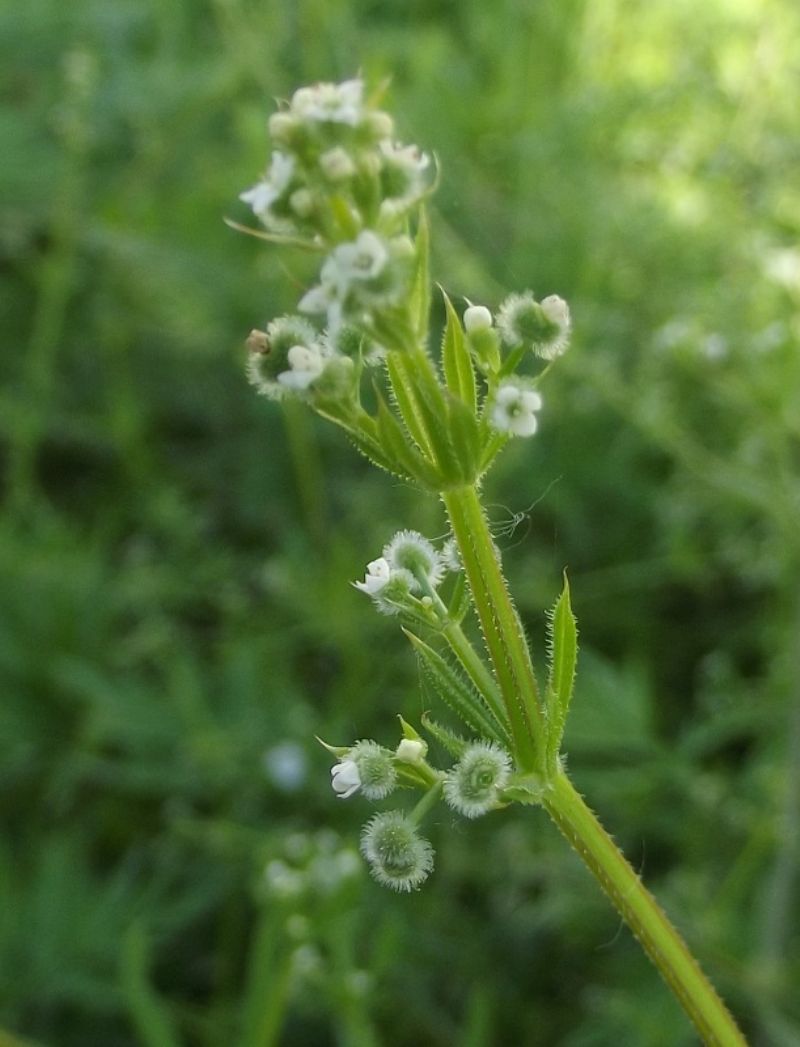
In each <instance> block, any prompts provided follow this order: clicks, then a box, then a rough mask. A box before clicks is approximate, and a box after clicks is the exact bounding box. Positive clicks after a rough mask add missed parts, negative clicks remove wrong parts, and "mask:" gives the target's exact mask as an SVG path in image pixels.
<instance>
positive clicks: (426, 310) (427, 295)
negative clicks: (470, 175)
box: [411, 207, 431, 344]
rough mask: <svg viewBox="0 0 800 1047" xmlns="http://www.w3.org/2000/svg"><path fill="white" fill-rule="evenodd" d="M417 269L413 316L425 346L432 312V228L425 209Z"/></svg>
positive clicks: (419, 234)
mask: <svg viewBox="0 0 800 1047" xmlns="http://www.w3.org/2000/svg"><path fill="white" fill-rule="evenodd" d="M415 247H416V251H417V268H416V272H415V274H414V284H413V286H412V288H411V315H412V316H413V317H414V319H415V321H416V329H417V338H418V340H419V341H420V342H421V343H422V344H424V343H425V342H426V341H427V339H428V326H429V318H430V312H431V282H430V227H429V225H428V216H427V213H426V211H425V208H424V207H422V208H420V215H419V225H418V226H417V238H416V241H415Z"/></svg>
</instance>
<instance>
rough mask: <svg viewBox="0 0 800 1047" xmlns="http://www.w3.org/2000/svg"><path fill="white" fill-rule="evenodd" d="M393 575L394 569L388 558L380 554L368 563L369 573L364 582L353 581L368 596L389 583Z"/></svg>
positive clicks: (373, 594)
mask: <svg viewBox="0 0 800 1047" xmlns="http://www.w3.org/2000/svg"><path fill="white" fill-rule="evenodd" d="M391 576H392V570H391V568H390V566H389V562H388V560H386V559H384V557H382V556H379V557H378V559H377V560H372V561H371V562H370V563H368V564H367V574H366V577H365V578H364V581H363V582H353V585H354V586H355V587H356V589H360V590H361V592H362V593H366V594H367V596H375V594H376V593H379V592H380V591H381V589H383V587H384V586H385V585H386V584H387V582H388V581H389V579H390V578H391Z"/></svg>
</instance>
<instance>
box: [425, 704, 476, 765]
mask: <svg viewBox="0 0 800 1047" xmlns="http://www.w3.org/2000/svg"><path fill="white" fill-rule="evenodd" d="M422 726H423V727H424V728H425V730H426V731H427V732H428V734H430V735H432V736H433V737H434V738H435V739H436V741H437V742H438V743H439V744H440V745H441V747H442V748H443V749H445V750H446V751H447V752H448V753H450V755H451V756H452V757H453V758H454V759H456V760H459V759H460V758H461V757H462V756H463V755H464V753H465V752H466V749H467V745H468V744H469V743H468V742H467V741H466V739H465V738H462V737H461V735H459V734H456V733H455V731H451V730H450V728H449V727H445V726H444V724H441V723H439V722H438V720H434V719H433V718H432V717H431V716H429V715H428V714H427V713H423V714H422Z"/></svg>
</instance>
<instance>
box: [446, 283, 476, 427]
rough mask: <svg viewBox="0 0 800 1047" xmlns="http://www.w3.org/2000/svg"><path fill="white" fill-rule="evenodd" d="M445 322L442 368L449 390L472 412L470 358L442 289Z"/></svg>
mask: <svg viewBox="0 0 800 1047" xmlns="http://www.w3.org/2000/svg"><path fill="white" fill-rule="evenodd" d="M442 297H443V298H444V308H445V313H446V315H447V324H446V326H445V329H444V338H443V339H442V370H443V371H444V378H445V381H446V383H447V388H448V389H449V390H450V392H451V393H452V394H453V395H454V396H457V397H458V398H459V399H460V400H461V401H462V402H463V403H465V404H466V405H467V407H468V408H470V410H471V412H472V414H473V415H474V414H475V411H476V410H477V403H478V401H477V390H476V385H475V371H474V370H473V367H472V358H471V356H470V353H469V349H468V348H467V344H466V339H465V338H464V330H463V328H462V327H461V321H460V320H459V318H458V314H457V313H456V311H455V309H454V308H453V304H452V302H451V301H450V299H449V298H448V297H447V295H446V294H445V292H444V291H442Z"/></svg>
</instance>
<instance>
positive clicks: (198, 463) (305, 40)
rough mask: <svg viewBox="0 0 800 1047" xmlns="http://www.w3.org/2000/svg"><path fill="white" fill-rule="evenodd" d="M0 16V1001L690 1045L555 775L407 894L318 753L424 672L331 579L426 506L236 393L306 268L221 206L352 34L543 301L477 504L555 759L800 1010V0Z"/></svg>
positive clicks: (390, 3) (329, 74)
mask: <svg viewBox="0 0 800 1047" xmlns="http://www.w3.org/2000/svg"><path fill="white" fill-rule="evenodd" d="M0 42H1V43H0V48H2V55H1V56H0V58H1V60H0V129H1V130H2V139H3V143H4V145H3V151H2V159H1V160H0V219H1V220H0V273H1V274H2V281H0V304H1V305H2V316H3V323H4V327H5V330H4V343H5V350H4V352H3V354H2V358H0V375H2V385H1V386H0V469H1V473H0V483H1V484H2V487H1V493H2V499H3V516H2V521H1V522H0V679H1V680H2V704H1V705H0V786H1V787H0V812H2V820H3V825H4V829H5V831H4V833H3V837H2V842H1V843H0V1025H2V1029H3V1031H0V1043H2V1044H9V1045H13V1044H31V1043H33V1044H39V1045H41V1044H52V1045H58V1047H62V1045H63V1047H73V1045H75V1047H77V1045H81V1047H83V1045H86V1044H103V1045H104V1047H115V1045H120V1047H122V1045H129V1044H133V1043H142V1044H145V1045H147V1047H173V1045H177V1044H198V1045H203V1047H215V1045H218V1044H221V1043H228V1042H231V1043H237V1044H241V1045H243V1047H256V1045H262V1047H264V1045H268V1044H272V1043H281V1044H306V1043H308V1044H315V1045H318V1047H325V1045H326V1044H334V1043H336V1044H347V1045H350V1044H352V1045H356V1047H360V1045H370V1044H391V1045H396V1047H404V1045H406V1044H409V1045H410V1044H418V1043H425V1044H433V1045H436V1044H442V1045H447V1044H456V1043H457V1044H467V1045H475V1047H478V1045H489V1044H515V1045H516V1044H526V1045H527V1044H530V1045H532V1047H534V1045H550V1044H555V1043H558V1044H563V1045H567V1047H604V1045H611V1044H618V1043H630V1044H637V1045H642V1047H648V1045H652V1047H657V1045H659V1047H660V1045H663V1044H667V1043H668V1044H675V1045H681V1044H689V1043H691V1042H692V1039H691V1034H690V1032H689V1031H688V1029H687V1026H686V1022H685V1021H684V1019H683V1017H682V1015H681V1014H680V1012H679V1011H678V1009H677V1006H676V1005H675V1004H674V1003H673V1002H672V1001H671V999H670V998H669V995H668V993H667V992H666V990H665V989H664V988H663V986H661V984H660V983H659V981H658V978H657V976H656V974H655V972H654V971H653V970H652V969H651V968H650V967H649V965H648V964H647V962H646V961H645V960H644V958H643V957H642V956H641V955H640V954H639V952H638V949H637V946H636V944H635V942H633V941H632V940H631V939H630V936H629V935H628V934H627V932H626V931H625V930H624V929H621V928H620V926H619V923H618V920H617V918H616V917H615V915H614V914H613V912H612V910H611V909H610V907H609V906H608V905H607V903H606V902H605V900H604V899H603V898H602V897H601V896H600V894H599V893H598V892H597V890H596V888H595V885H594V884H593V883H592V882H591V881H590V879H589V877H588V876H587V875H586V874H585V872H584V871H583V869H582V868H581V866H580V864H579V863H578V861H577V860H576V859H575V858H574V856H573V855H571V854H570V853H568V852H567V850H566V848H565V846H564V845H563V843H562V841H561V840H560V839H559V838H558V837H557V835H556V833H555V832H554V831H553V830H552V828H551V827H550V826H549V825H547V824H546V819H545V818H544V816H543V815H539V814H533V815H532V814H531V813H530V812H528V813H526V812H520V813H515V814H510V813H509V814H507V815H498V816H496V817H492V818H491V819H488V820H486V822H485V823H479V824H476V825H469V826H466V827H465V826H453V825H450V824H449V823H448V819H447V818H444V817H443V819H442V824H441V826H440V832H439V840H438V841H436V842H437V845H438V851H439V858H438V863H437V871H436V875H435V877H434V878H433V879H432V881H431V883H430V885H428V886H426V888H425V889H424V890H423V891H422V892H420V893H419V894H418V895H415V896H413V897H411V898H400V897H395V896H390V895H389V894H388V892H384V891H381V889H380V888H378V887H377V886H376V885H374V884H373V883H372V882H371V881H368V879H367V878H366V877H365V875H364V874H363V871H362V870H361V869H360V867H359V866H358V865H357V864H356V863H355V861H354V856H353V849H354V844H355V842H356V840H357V835H356V834H357V828H358V825H359V824H360V823H361V822H362V821H363V820H364V818H365V810H364V808H363V805H362V804H361V803H359V802H358V801H353V802H352V803H349V804H338V803H334V799H333V795H332V793H331V792H330V789H329V786H328V781H327V779H328V772H327V761H326V758H325V754H324V753H323V752H322V751H321V750H319V749H318V748H317V747H316V746H315V744H314V742H313V735H314V734H315V733H317V734H320V735H322V736H324V737H326V738H328V739H330V740H332V741H336V742H340V741H341V742H347V741H350V740H352V739H354V738H356V737H362V736H369V735H374V736H376V737H378V738H379V739H380V740H381V741H383V742H385V743H387V744H391V743H392V742H393V740H394V739H393V738H392V737H385V735H386V731H387V723H388V719H387V717H388V713H389V712H390V711H394V710H396V709H397V708H399V707H402V708H403V710H404V711H407V714H408V715H409V716H410V715H412V714H414V713H419V712H420V711H421V710H422V709H423V708H424V703H425V697H424V696H421V695H420V691H419V687H418V675H417V670H416V667H415V665H414V664H413V659H412V657H411V655H410V653H409V652H408V651H407V650H406V648H405V646H404V643H403V641H402V638H401V637H400V636H398V635H396V634H395V632H394V631H393V629H392V627H391V623H389V622H387V621H386V620H385V619H378V618H377V616H375V615H374V614H373V613H372V610H371V608H370V607H369V606H368V604H367V601H365V600H363V598H361V597H360V596H359V594H357V593H355V592H354V591H353V590H352V589H351V588H350V587H349V586H348V584H347V580H348V579H350V578H355V577H358V576H359V575H360V573H361V572H362V569H363V564H364V563H365V562H366V561H367V560H368V559H370V558H372V557H373V556H374V555H375V553H376V550H378V549H379V548H380V546H381V545H382V544H383V542H384V541H385V540H386V538H387V537H388V536H389V535H390V534H391V533H392V532H393V531H394V530H395V529H396V528H397V527H398V526H413V527H415V528H419V529H420V530H423V531H428V532H429V533H431V534H434V533H438V532H439V531H441V528H442V526H443V523H442V516H441V514H440V512H439V510H438V507H437V506H436V505H435V504H434V503H433V502H431V501H428V500H426V499H424V498H423V497H421V496H420V495H418V494H417V493H416V492H414V491H412V490H408V489H403V488H400V487H397V486H395V485H392V484H391V482H390V481H388V480H387V479H386V478H385V477H384V476H381V475H378V474H376V473H374V472H371V471H370V470H369V469H368V468H367V467H366V466H365V465H364V463H363V462H362V461H360V460H359V459H358V458H357V457H356V455H355V454H354V453H352V450H351V449H350V448H348V447H347V446H344V445H343V442H342V441H341V440H340V439H339V438H338V436H337V435H336V433H333V432H329V431H327V430H326V429H325V428H324V427H318V426H317V425H316V424H315V423H314V422H312V421H311V420H310V419H309V418H307V417H306V416H304V415H302V414H295V413H283V414H281V413H280V412H279V411H278V410H277V409H275V408H274V407H273V406H270V405H268V404H266V403H264V402H263V401H258V400H257V398H255V397H254V396H253V395H251V392H250V391H249V390H248V388H247V386H246V384H245V382H244V379H243V377H242V374H241V364H242V357H243V352H242V351H241V350H240V348H239V346H240V344H241V342H242V340H243V337H244V335H245V334H246V333H247V331H248V330H249V329H250V328H251V327H253V326H260V325H262V324H263V322H264V321H265V320H266V319H268V318H270V317H271V316H273V315H276V314H277V313H279V312H281V311H283V310H284V309H285V308H287V307H289V305H290V303H291V302H292V301H293V300H294V299H295V298H296V290H297V287H298V286H300V285H302V284H303V283H304V282H305V281H306V280H307V273H306V271H305V270H304V269H303V267H302V265H301V260H298V259H295V258H292V257H291V256H290V257H286V256H285V255H280V253H279V252H277V251H274V250H270V249H266V248H264V247H263V246H259V245H258V244H256V243H255V242H254V241H252V240H249V239H247V238H245V237H238V236H235V235H234V234H233V233H232V232H230V230H228V229H226V228H225V226H224V225H223V223H222V217H223V216H224V215H231V216H234V217H237V218H242V217H243V213H242V209H241V206H240V205H239V204H238V203H237V200H236V196H237V194H238V192H239V191H240V190H241V189H242V188H244V187H246V186H247V185H249V184H251V183H252V181H253V179H254V177H255V176H256V174H257V172H258V169H259V166H260V165H261V164H262V162H263V159H264V155H265V135H264V122H265V116H266V113H267V112H268V110H269V109H270V108H271V106H272V101H271V100H272V98H274V97H280V96H285V95H286V94H287V93H289V92H290V91H291V90H293V89H294V88H295V87H296V86H298V85H300V84H301V83H303V82H309V81H314V80H318V79H339V78H344V77H346V76H350V75H353V73H354V72H355V71H357V70H358V69H359V68H360V69H362V70H363V71H364V73H365V74H366V75H367V76H368V77H369V78H370V79H372V80H378V79H380V78H382V77H384V76H389V77H391V89H390V101H391V106H392V108H393V109H394V111H395V112H396V113H397V114H398V118H399V124H400V129H401V133H402V134H403V135H404V136H405V137H406V138H407V139H411V140H414V141H418V142H420V144H421V145H422V146H423V147H424V148H429V149H435V150H437V152H438V155H439V158H440V161H441V165H442V169H443V184H442V189H441V190H440V192H439V194H438V196H437V198H436V200H435V208H434V213H433V216H432V220H433V227H434V235H435V248H436V252H437V254H436V265H435V275H436V277H437V278H438V279H439V280H441V282H442V283H443V284H444V285H445V286H446V287H447V288H448V290H449V291H450V292H451V294H453V295H455V296H458V295H466V296H469V297H471V298H473V299H475V300H477V301H481V302H486V304H488V305H496V304H497V302H498V300H499V299H500V298H501V297H502V294H503V292H504V291H505V290H512V289H523V288H524V287H526V286H529V285H533V287H534V289H535V290H536V291H537V292H538V293H542V294H549V293H551V292H557V293H559V294H563V295H564V296H565V297H566V298H568V299H569V300H570V302H571V304H572V307H573V313H574V316H575V321H576V345H575V347H574V349H573V351H572V352H571V354H570V355H569V356H568V357H567V360H566V361H565V364H566V362H567V361H568V362H569V363H568V366H564V367H562V368H559V371H558V373H557V375H556V376H555V377H554V378H553V379H552V382H551V384H550V386H549V387H548V389H547V390H546V393H547V410H546V413H545V416H543V426H542V433H541V437H537V439H536V441H534V442H533V443H534V444H535V446H532V445H531V444H528V443H526V444H525V445H524V446H520V447H514V448H513V449H512V450H511V451H510V452H509V454H508V455H507V458H506V459H505V461H504V465H503V466H502V467H501V468H500V469H499V470H498V472H497V473H496V474H495V476H493V479H492V483H491V485H490V490H489V491H488V492H487V495H488V499H489V501H491V502H493V506H492V515H493V519H494V521H495V525H496V528H497V536H498V541H499V542H500V544H501V546H502V547H503V549H504V551H505V554H506V557H507V561H508V564H509V574H510V577H511V578H512V580H513V582H514V586H515V591H516V593H517V595H518V597H519V601H520V606H521V609H522V612H523V614H524V617H525V619H526V623H527V625H528V628H529V631H530V633H531V636H532V638H533V639H534V642H535V644H536V645H537V647H538V649H539V650H540V651H541V647H542V644H541V640H542V637H543V631H544V630H543V616H542V612H541V609H542V608H543V607H545V606H548V605H549V604H550V603H551V602H552V599H553V597H554V595H555V593H556V591H557V589H558V585H559V580H560V572H561V569H562V567H563V566H564V564H568V565H569V567H570V576H571V581H572V587H573V593H574V601H575V606H576V610H577V612H578V615H579V620H580V624H581V636H582V644H583V650H582V661H581V665H580V673H579V683H578V691H577V696H576V700H575V702H574V713H573V719H572V722H571V723H570V725H569V728H568V749H569V753H570V765H571V769H572V771H573V773H574V775H575V777H576V779H577V781H578V782H579V783H580V784H581V786H582V787H583V788H585V790H586V792H587V795H588V797H589V799H590V801H591V802H592V803H593V805H594V806H595V807H596V808H597V809H598V810H599V812H600V813H601V816H602V817H603V820H604V821H605V822H606V824H607V825H608V827H609V828H610V829H611V831H612V832H614V833H615V835H616V836H617V838H618V840H619V841H620V843H621V844H622V845H623V847H624V848H625V850H626V851H627V853H628V854H629V855H630V856H631V858H632V860H633V861H634V862H635V863H637V864H638V865H639V866H641V868H642V871H643V875H644V876H645V878H646V879H647V881H648V883H649V884H651V885H652V887H653V888H654V890H655V892H656V894H657V895H658V896H659V898H660V899H661V901H662V902H663V904H664V905H665V907H666V908H667V909H668V911H669V912H670V913H671V914H672V915H673V916H674V917H675V919H676V921H677V923H678V924H679V925H680V926H681V927H682V929H683V930H684V931H685V933H686V935H687V937H688V939H689V941H690V943H691V944H692V946H693V947H694V948H695V949H696V951H697V953H698V954H699V956H700V958H701V960H702V961H703V962H704V963H705V965H706V966H707V967H708V969H709V971H710V973H711V974H712V976H714V977H715V979H716V981H717V982H718V985H719V988H720V989H721V991H722V992H723V994H724V995H725V996H726V997H727V998H728V1000H729V1002H730V1004H731V1005H732V1007H733V1009H734V1011H735V1013H737V1014H738V1015H739V1016H740V1017H741V1020H742V1021H743V1023H744V1024H745V1026H746V1027H747V1029H748V1031H749V1032H750V1033H751V1034H752V1036H753V1038H754V1041H755V1042H757V1043H761V1044H763V1045H771V1047H772V1045H774V1047H789V1045H791V1044H797V1043H798V1042H800V1006H799V1005H798V999H797V994H796V991H795V989H796V985H797V984H798V980H799V979H800V931H799V930H798V909H799V905H798V889H797V888H798V882H797V881H798V875H797V867H798V852H799V850H800V843H799V841H800V800H799V799H798V797H800V655H798V635H800V602H798V591H797V578H798V570H799V569H800V539H798V531H797V518H798V510H799V509H800V479H798V468H799V467H800V392H799V390H800V353H799V352H798V341H800V321H799V320H798V300H799V299H800V247H798V231H799V230H800V183H798V181H797V178H796V177H795V174H796V170H797V162H798V159H800V144H799V143H800V110H799V109H798V107H797V104H796V85H797V83H798V74H800V10H799V9H798V8H797V5H796V4H793V3H791V2H790V0H735V2H730V3H728V2H726V3H722V2H712V3H709V4H706V5H698V4H689V3H688V2H687V0H678V2H670V3H667V2H666V0H657V2H651V3H648V4H645V3H641V2H634V3H623V2H622V0H612V2H609V3H604V4H588V3H583V2H581V0H562V2H560V3H557V2H555V0H536V2H533V0H531V2H528V3H524V2H523V0H497V2H496V3H494V4H491V5H489V4H480V3H478V2H477V0H474V2H473V0H469V2H466V3H458V4H457V3H453V2H449V0H437V2H433V3H431V2H426V3H422V2H421V0H404V2H402V3H401V2H399V0H371V2H370V0H365V2H364V3H361V4H358V3H355V2H354V0H324V2H323V0H292V2H289V0H272V2H265V0H262V2H260V3H259V2H256V0H203V2H199V3H189V2H188V0H175V2H170V3H168V2H167V0H137V2H135V3H134V2H132V0H114V2H111V3H100V2H97V0H75V2H73V3H70V4H64V3H57V2H55V0H28V2H27V3H26V4H24V5H23V4H11V3H6V4H4V5H3V6H2V8H0ZM378 652H380V655H379V657H376V654H377V653H378ZM793 987H795V988H793Z"/></svg>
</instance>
